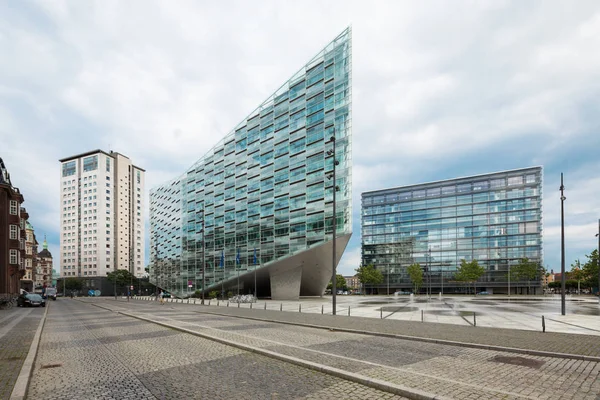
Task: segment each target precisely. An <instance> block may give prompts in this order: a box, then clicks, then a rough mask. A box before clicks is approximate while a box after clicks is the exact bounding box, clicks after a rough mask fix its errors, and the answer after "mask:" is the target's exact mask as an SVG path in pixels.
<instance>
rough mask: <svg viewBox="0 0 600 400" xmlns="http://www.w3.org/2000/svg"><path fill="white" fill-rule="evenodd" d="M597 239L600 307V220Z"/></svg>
mask: <svg viewBox="0 0 600 400" xmlns="http://www.w3.org/2000/svg"><path fill="white" fill-rule="evenodd" d="M596 237H597V238H598V258H597V259H596V261H597V262H598V304H599V305H600V219H598V233H596Z"/></svg>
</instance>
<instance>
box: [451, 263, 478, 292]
mask: <svg viewBox="0 0 600 400" xmlns="http://www.w3.org/2000/svg"><path fill="white" fill-rule="evenodd" d="M483 274H485V268H484V267H482V266H480V265H479V263H478V262H477V260H472V261H466V260H465V259H462V260H460V267H458V269H457V270H456V274H455V276H454V278H455V279H456V280H457V281H461V282H472V283H473V293H475V292H476V284H477V281H478V280H479V278H481V276H482V275H483Z"/></svg>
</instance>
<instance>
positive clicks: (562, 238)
mask: <svg viewBox="0 0 600 400" xmlns="http://www.w3.org/2000/svg"><path fill="white" fill-rule="evenodd" d="M564 192H565V185H564V184H563V174H562V172H561V173H560V287H561V294H560V313H561V314H562V315H565V206H564V203H565V200H566V199H567V198H566V197H565V193H564Z"/></svg>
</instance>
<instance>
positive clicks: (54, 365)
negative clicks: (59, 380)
mask: <svg viewBox="0 0 600 400" xmlns="http://www.w3.org/2000/svg"><path fill="white" fill-rule="evenodd" d="M56 367H62V363H57V364H44V365H42V366H41V367H40V368H41V369H44V368H56Z"/></svg>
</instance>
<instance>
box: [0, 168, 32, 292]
mask: <svg viewBox="0 0 600 400" xmlns="http://www.w3.org/2000/svg"><path fill="white" fill-rule="evenodd" d="M23 201H24V198H23V195H22V194H21V192H20V191H19V189H18V188H16V187H14V186H13V185H12V183H11V181H10V175H9V173H8V171H7V169H6V167H5V165H4V162H3V161H2V159H1V158H0V293H10V294H16V293H18V292H19V288H20V279H21V278H22V277H23V275H24V273H25V263H24V259H25V237H26V233H25V222H26V220H27V218H28V214H27V212H26V211H25V210H24V209H22V207H21V204H23Z"/></svg>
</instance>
